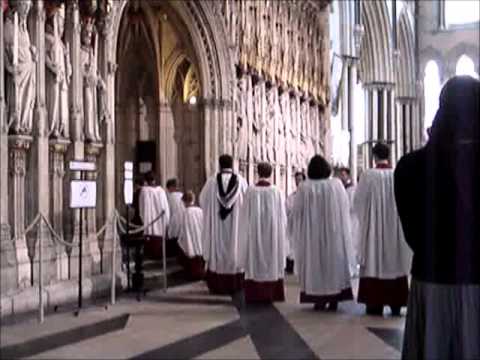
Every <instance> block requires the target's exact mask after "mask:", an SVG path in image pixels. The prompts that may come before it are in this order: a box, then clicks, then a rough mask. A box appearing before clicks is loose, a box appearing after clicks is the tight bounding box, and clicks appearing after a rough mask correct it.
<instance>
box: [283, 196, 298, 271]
mask: <svg viewBox="0 0 480 360" xmlns="http://www.w3.org/2000/svg"><path fill="white" fill-rule="evenodd" d="M296 194H297V192H296V191H295V192H294V193H292V194H290V195H289V196H288V197H287V201H286V202H285V204H286V206H285V207H286V213H287V238H288V244H289V251H288V253H287V258H288V260H290V261H292V262H293V261H294V260H295V251H294V249H295V238H294V235H293V206H294V204H295V195H296ZM287 266H288V261H287ZM292 267H293V263H292Z"/></svg>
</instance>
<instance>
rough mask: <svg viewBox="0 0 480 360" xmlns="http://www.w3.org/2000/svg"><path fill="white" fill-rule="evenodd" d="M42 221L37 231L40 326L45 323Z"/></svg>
mask: <svg viewBox="0 0 480 360" xmlns="http://www.w3.org/2000/svg"><path fill="white" fill-rule="evenodd" d="M42 220H43V218H41V219H40V221H39V223H38V225H37V231H40V236H38V292H39V295H40V297H39V298H38V307H39V309H38V310H39V321H40V324H41V323H43V321H44V315H45V314H44V312H43V274H42V263H43V256H42Z"/></svg>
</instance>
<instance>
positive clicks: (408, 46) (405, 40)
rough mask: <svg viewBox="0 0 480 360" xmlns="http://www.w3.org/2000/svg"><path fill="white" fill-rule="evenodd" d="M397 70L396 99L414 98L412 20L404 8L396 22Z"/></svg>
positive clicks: (408, 11) (407, 10)
mask: <svg viewBox="0 0 480 360" xmlns="http://www.w3.org/2000/svg"><path fill="white" fill-rule="evenodd" d="M397 28H398V32H397V33H398V48H399V50H400V59H399V61H400V62H399V65H400V66H399V69H398V71H396V72H395V73H396V84H397V87H396V92H397V96H398V97H411V98H413V97H415V93H416V91H415V88H416V86H415V40H414V33H413V18H412V14H411V13H410V10H409V9H408V8H407V7H404V9H403V10H402V12H401V14H400V17H399V20H398V26H397Z"/></svg>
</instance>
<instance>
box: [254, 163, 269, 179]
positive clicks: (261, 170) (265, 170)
mask: <svg viewBox="0 0 480 360" xmlns="http://www.w3.org/2000/svg"><path fill="white" fill-rule="evenodd" d="M257 170H258V176H260V177H261V178H265V179H267V178H269V177H270V176H272V172H273V168H272V165H270V164H269V163H266V162H261V163H259V164H258V165H257Z"/></svg>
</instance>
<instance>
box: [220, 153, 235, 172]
mask: <svg viewBox="0 0 480 360" xmlns="http://www.w3.org/2000/svg"><path fill="white" fill-rule="evenodd" d="M218 165H219V166H220V170H225V169H233V157H232V156H231V155H228V154H223V155H220V157H219V158H218Z"/></svg>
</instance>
